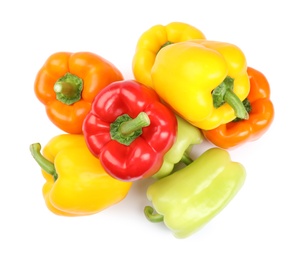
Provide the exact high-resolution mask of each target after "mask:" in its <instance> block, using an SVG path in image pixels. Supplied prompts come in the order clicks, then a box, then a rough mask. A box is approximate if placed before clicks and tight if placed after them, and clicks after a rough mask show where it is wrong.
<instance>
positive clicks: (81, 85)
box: [34, 52, 123, 134]
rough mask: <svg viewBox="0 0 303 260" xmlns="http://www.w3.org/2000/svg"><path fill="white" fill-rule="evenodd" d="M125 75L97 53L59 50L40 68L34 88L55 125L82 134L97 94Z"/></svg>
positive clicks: (66, 130)
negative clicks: (84, 123) (84, 121)
mask: <svg viewBox="0 0 303 260" xmlns="http://www.w3.org/2000/svg"><path fill="white" fill-rule="evenodd" d="M122 79H123V76H122V74H121V72H120V71H119V70H118V69H117V68H116V67H115V66H114V65H113V64H112V63H110V62H109V61H108V60H106V59H104V58H103V57H100V56H98V55H96V54H94V53H90V52H76V53H70V52H57V53H54V54H52V55H51V56H49V57H48V59H47V60H46V61H45V63H44V65H43V66H42V67H41V68H40V70H39V71H38V73H37V75H36V79H35V83H34V92H35V95H36V96H37V98H38V100H39V101H40V102H41V103H43V104H44V105H45V109H46V114H47V116H48V118H49V119H50V121H51V122H52V123H53V124H54V125H56V126H57V127H58V128H59V129H61V130H63V131H64V132H67V133H70V134H81V133H82V123H83V120H84V118H85V116H86V114H87V113H88V111H89V110H90V107H91V103H92V101H93V99H94V97H95V96H96V94H97V93H98V92H99V91H100V90H101V89H103V88H104V87H105V86H107V85H108V84H109V83H111V82H113V81H118V80H122Z"/></svg>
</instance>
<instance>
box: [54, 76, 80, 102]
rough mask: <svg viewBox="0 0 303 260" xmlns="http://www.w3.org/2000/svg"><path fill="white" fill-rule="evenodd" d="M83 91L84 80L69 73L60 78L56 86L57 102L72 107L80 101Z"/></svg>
mask: <svg viewBox="0 0 303 260" xmlns="http://www.w3.org/2000/svg"><path fill="white" fill-rule="evenodd" d="M82 90H83V80H82V79H81V78H79V77H78V76H76V75H74V74H71V73H69V72H68V73H66V74H65V75H64V76H63V77H61V78H59V79H58V80H57V81H56V83H55V85H54V91H55V93H56V98H57V100H59V101H60V102H62V103H64V104H66V105H72V104H73V103H76V102H77V101H79V100H80V99H81V93H82Z"/></svg>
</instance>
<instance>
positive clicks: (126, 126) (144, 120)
mask: <svg viewBox="0 0 303 260" xmlns="http://www.w3.org/2000/svg"><path fill="white" fill-rule="evenodd" d="M149 124H150V120H149V117H148V115H147V114H146V113H145V112H141V113H139V114H138V116H137V117H136V118H133V119H131V120H129V121H125V122H123V123H121V124H120V128H119V130H120V132H121V134H122V135H124V136H129V135H132V134H134V132H136V131H137V130H139V129H142V128H143V127H145V126H149Z"/></svg>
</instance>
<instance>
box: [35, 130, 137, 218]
mask: <svg viewBox="0 0 303 260" xmlns="http://www.w3.org/2000/svg"><path fill="white" fill-rule="evenodd" d="M30 151H31V153H32V155H33V157H34V159H35V160H36V161H37V163H38V164H39V165H40V167H41V168H42V174H43V176H44V178H45V180H46V182H45V184H44V186H43V196H44V199H45V203H46V206H47V207H48V209H49V210H50V211H51V212H53V213H55V214H57V215H61V216H85V215H91V214H95V213H97V212H100V211H102V210H104V209H106V208H108V207H110V206H112V205H114V204H116V203H118V202H120V201H121V200H122V199H124V198H125V197H126V195H127V194H128V191H129V189H130V187H131V185H132V183H131V182H122V181H119V180H117V179H114V178H112V177H111V176H110V175H109V174H108V173H107V172H105V170H104V169H103V167H102V166H101V165H100V162H99V160H98V159H97V158H95V157H94V156H93V155H92V154H91V152H90V151H89V150H88V148H87V146H86V143H85V140H84V137H83V135H73V134H62V135H58V136H55V137H54V138H52V139H51V140H50V141H49V142H48V144H47V145H46V146H45V147H44V149H43V155H42V154H41V152H40V151H41V145H40V144H39V143H34V144H32V145H31V146H30Z"/></svg>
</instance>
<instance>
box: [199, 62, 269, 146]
mask: <svg viewBox="0 0 303 260" xmlns="http://www.w3.org/2000/svg"><path fill="white" fill-rule="evenodd" d="M247 72H248V76H249V80H250V92H249V94H248V97H247V100H248V102H249V108H250V109H251V111H250V112H249V119H248V120H236V121H232V122H229V123H227V124H222V125H220V126H218V127H217V128H215V129H212V130H208V131H207V130H203V134H204V136H205V138H206V139H208V140H209V141H210V142H211V143H213V144H214V145H216V146H218V147H221V148H224V149H229V148H235V147H238V146H240V145H242V144H244V143H246V142H249V141H255V140H257V139H259V138H260V137H261V136H263V135H264V134H265V132H267V130H268V129H269V128H270V126H271V124H272V122H273V120H274V114H275V112H274V105H273V103H272V101H271V100H270V85H269V82H268V80H267V78H266V77H265V75H264V74H263V73H262V72H260V71H258V70H256V69H254V68H251V67H248V68H247Z"/></svg>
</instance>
